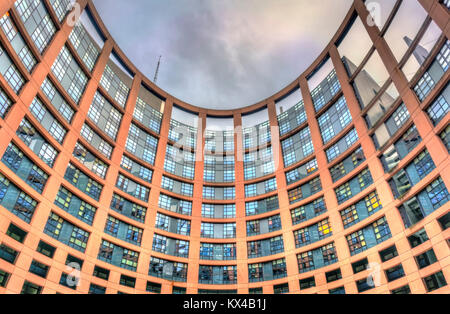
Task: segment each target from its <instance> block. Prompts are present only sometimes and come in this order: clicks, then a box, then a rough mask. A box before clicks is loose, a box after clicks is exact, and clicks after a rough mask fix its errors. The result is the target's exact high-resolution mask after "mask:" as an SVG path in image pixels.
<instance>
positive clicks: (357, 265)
mask: <svg viewBox="0 0 450 314" xmlns="http://www.w3.org/2000/svg"><path fill="white" fill-rule="evenodd" d="M368 267H369V262H368V261H367V258H365V259H362V260H360V261H357V262H354V263H353V264H352V268H353V273H354V274H357V273H360V272H362V271H364V270H366V269H367V268H368Z"/></svg>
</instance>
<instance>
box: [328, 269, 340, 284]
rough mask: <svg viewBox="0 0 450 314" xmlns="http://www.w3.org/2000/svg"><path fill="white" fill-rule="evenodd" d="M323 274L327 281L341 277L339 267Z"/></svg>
mask: <svg viewBox="0 0 450 314" xmlns="http://www.w3.org/2000/svg"><path fill="white" fill-rule="evenodd" d="M325 276H326V277H327V282H333V281H336V280H339V279H342V273H341V269H340V268H338V269H336V270H332V271H329V272H328V273H326V274H325Z"/></svg>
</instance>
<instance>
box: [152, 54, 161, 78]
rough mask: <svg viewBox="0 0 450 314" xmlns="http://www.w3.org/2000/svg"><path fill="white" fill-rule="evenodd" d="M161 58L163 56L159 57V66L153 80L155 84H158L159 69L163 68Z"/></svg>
mask: <svg viewBox="0 0 450 314" xmlns="http://www.w3.org/2000/svg"><path fill="white" fill-rule="evenodd" d="M161 57H162V56H159V60H158V65H157V66H156V71H155V78H154V79H153V83H156V81H157V80H158V74H159V67H160V66H161Z"/></svg>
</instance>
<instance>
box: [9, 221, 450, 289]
mask: <svg viewBox="0 0 450 314" xmlns="http://www.w3.org/2000/svg"><path fill="white" fill-rule="evenodd" d="M448 215H449V214H447V216H448ZM440 222H441V225H442V227H443V228H448V227H449V219H448V218H447V219H446V220H445V216H444V217H442V218H441V219H440ZM6 234H7V235H8V236H10V237H11V238H13V239H15V240H16V241H18V242H21V243H23V242H24V240H25V237H26V235H27V233H26V232H25V231H23V230H21V229H20V228H18V227H17V226H15V225H13V224H11V225H10V226H9V228H8V230H7V232H6ZM408 240H409V243H410V245H411V247H412V248H415V247H418V246H420V245H421V244H423V243H425V242H426V241H428V237H427V234H426V232H425V230H423V229H422V230H420V231H418V232H416V233H415V234H413V235H411V236H409V237H408ZM275 242H276V241H275ZM251 248H252V245H250V243H249V250H250V249H251ZM334 250H335V249H334V246H333V245H329V246H325V247H323V248H322V253H323V254H324V258H325V257H326V256H328V258H330V257H332V256H335V253H333V252H335V251H334ZM37 251H38V252H40V253H41V254H43V255H45V256H48V257H50V258H53V256H54V253H55V251H56V248H54V247H52V246H51V245H49V244H47V243H45V242H43V241H40V243H39V245H38V247H37ZM249 252H250V251H249ZM379 253H380V257H381V260H382V262H386V261H389V260H391V259H393V258H394V257H396V256H398V253H397V250H396V248H395V245H394V246H392V247H389V248H386V249H384V250H382V251H380V252H379ZM18 254H19V253H18V252H16V251H14V250H13V249H11V248H9V247H7V246H5V245H1V246H0V258H2V259H3V260H6V261H7V262H9V263H12V264H14V263H15V261H16V259H17V256H18ZM330 254H331V255H330ZM312 256H313V255H311V254H309V252H307V253H302V254H299V256H298V258H299V266H300V267H301V268H300V269H301V270H304V268H302V267H303V266H306V264H308V265H307V266H308V268H312V267H313V268H314V267H315V266H314V260H313V259H311V257H312ZM415 259H416V262H417V265H418V267H419V269H423V268H425V267H428V266H430V265H432V264H434V263H436V262H437V258H436V255H435V254H434V251H433V249H430V250H428V251H426V252H424V253H421V254H418V255H416V256H415ZM278 261H279V262H280V263H278ZM167 262H168V261H164V260H159V259H155V258H152V261H151V263H150V270H149V275H152V274H153V273H156V276H157V277H159V276H158V275H157V274H158V273H160V274H162V273H161V272H158V267H157V265H158V263H159V264H160V263H163V264H164V263H167ZM74 263H76V264H77V267H79V268H80V269H81V267H82V265H83V261H82V260H80V259H78V258H75V257H73V256H70V255H69V256H68V258H67V261H66V264H68V265H74ZM155 263H156V264H155ZM169 263H170V262H169ZM163 264H161V265H163ZM272 264H273V265H272V266H274V267H273V271H274V276H275V274H277V275H276V276H275V277H276V278H281V277H282V276H283V275H282V274H283V273H285V271H283V269H285V263H283V260H277V261H273V262H272ZM172 265H173V267H175V268H176V269H178V274H185V275H186V273H187V265H186V264H183V265H184V266H183V265H179V266H176V265H175V264H173V263H172ZM283 265H284V266H283ZM368 266H369V264H368V262H367V259H363V260H361V261H358V262H355V263H353V264H352V268H353V271H354V273H355V274H356V273H359V272H361V271H363V270H365V269H367V267H368ZM72 267H74V266H72ZM179 267H181V268H179ZM280 267H281V268H280ZM48 269H49V267H48V266H47V265H45V264H42V263H40V262H38V261H36V260H33V262H32V264H31V266H30V272H32V273H34V274H36V275H38V276H41V277H44V278H45V277H46V275H47V273H48ZM255 272H256V273H255ZM185 275H184V276H183V275H182V276H181V277H180V278H183V277H184V278H186V276H185ZM278 275H280V276H281V277H280V276H278ZM94 276H98V277H99V278H102V279H105V280H108V278H109V271H108V270H105V269H103V268H99V267H96V268H95V270H94ZM255 276H256V277H255ZM386 276H387V278H388V281H389V282H390V281H394V280H397V279H399V278H401V277H403V276H404V272H403V271H402V268H401V265H400V266H395V267H392V268H390V269H388V270H386ZM438 276H440V275H439V274H438ZM326 277H327V282H332V281H336V280H339V279H341V278H342V277H341V275H340V271H339V270H338V271H331V272H328V273H327V274H326ZM64 278H66V279H67V277H66V276H64ZM256 278H260V279H259V280H256ZM263 278H264V277H263V275H262V268H261V264H252V265H249V279H251V280H252V281H261V279H263ZM439 278H441V277H439ZM128 279H130V278H128ZM71 280H72V283H76V282H77V281H76V280H75V281H73V278H71ZM444 280H445V279H444ZM132 281H133V280H132V278H131V279H130V282H132ZM181 281H183V280H181ZM121 282H122V280H121ZM424 282H425V284H426V286H427V289H428V290H429V291H431V288H432V287H435V289H436V287H437V288H439V287H441V286H442V285H440V284H438V285H432V283H436V282H435V281H434V280H430V279H425V280H424ZM439 282H440V283H443V282H444V281H439ZM361 283H362V281H361ZM444 285H445V284H444ZM362 286H364V285H362ZM71 287H72V288H73V287H74V286H73V285H72V286H71ZM367 288H369V289H370V287H367ZM362 290H364V289H362ZM360 292H363V291H360Z"/></svg>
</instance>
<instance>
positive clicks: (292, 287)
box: [267, 100, 300, 292]
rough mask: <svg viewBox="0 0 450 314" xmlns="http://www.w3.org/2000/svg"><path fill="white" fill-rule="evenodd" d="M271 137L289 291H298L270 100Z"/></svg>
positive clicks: (295, 261) (277, 142)
mask: <svg viewBox="0 0 450 314" xmlns="http://www.w3.org/2000/svg"><path fill="white" fill-rule="evenodd" d="M267 110H268V112H269V122H270V130H271V138H272V153H273V158H274V161H275V176H276V180H277V189H278V201H279V204H280V209H281V211H280V219H281V226H282V227H283V228H282V230H283V241H284V252H285V258H286V269H287V275H288V278H289V291H290V292H298V291H300V283H299V281H298V278H297V274H298V262H297V257H296V255H295V242H294V237H293V235H292V220H291V213H290V211H289V197H288V193H287V182H286V175H285V173H284V163H283V153H282V150H281V142H280V132H279V126H278V119H277V110H276V106H275V102H274V101H273V100H272V101H270V102H269V103H268V105H267Z"/></svg>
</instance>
